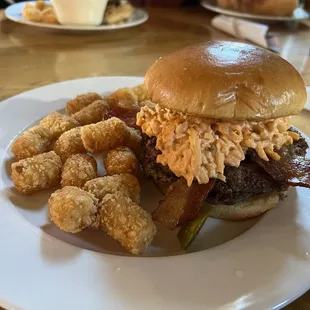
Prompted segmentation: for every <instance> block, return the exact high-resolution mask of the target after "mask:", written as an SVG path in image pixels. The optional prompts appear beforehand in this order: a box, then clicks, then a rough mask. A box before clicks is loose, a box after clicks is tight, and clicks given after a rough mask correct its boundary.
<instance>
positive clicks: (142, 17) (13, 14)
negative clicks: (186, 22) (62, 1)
mask: <svg viewBox="0 0 310 310" xmlns="http://www.w3.org/2000/svg"><path fill="white" fill-rule="evenodd" d="M26 3H32V4H33V3H35V1H27V2H19V3H15V4H12V5H10V6H9V7H8V8H7V9H6V10H5V15H6V17H7V18H8V19H10V20H12V21H14V22H17V23H21V24H26V25H30V26H35V27H41V28H48V29H57V30H75V31H106V30H115V29H123V28H129V27H134V26H137V25H140V24H143V23H145V22H146V21H147V20H148V18H149V16H148V14H147V13H146V12H145V11H144V10H142V9H138V8H134V11H133V13H132V15H131V17H130V18H129V19H128V20H127V21H126V22H123V23H121V24H116V25H104V24H102V25H100V26H84V25H77V26H73V25H72V26H71V25H70V26H65V25H55V24H45V23H34V22H30V21H27V20H26V19H25V18H24V17H23V16H22V11H23V8H24V6H25V4H26Z"/></svg>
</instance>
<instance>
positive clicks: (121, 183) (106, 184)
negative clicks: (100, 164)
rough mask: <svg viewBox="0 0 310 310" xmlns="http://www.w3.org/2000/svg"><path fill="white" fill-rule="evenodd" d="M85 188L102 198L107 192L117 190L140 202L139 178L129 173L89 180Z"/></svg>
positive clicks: (111, 192) (112, 192) (110, 192)
mask: <svg viewBox="0 0 310 310" xmlns="http://www.w3.org/2000/svg"><path fill="white" fill-rule="evenodd" d="M84 190H86V191H87V192H90V193H92V194H93V195H94V196H95V197H96V198H98V199H99V201H100V200H102V199H103V197H104V196H105V195H107V194H114V193H116V192H120V193H122V194H123V195H124V196H128V197H129V198H130V199H131V200H132V201H134V202H136V203H139V201H140V184H139V181H138V179H137V178H136V177H135V176H133V175H131V174H128V173H124V174H115V175H112V176H105V177H100V178H96V179H92V180H90V181H87V182H86V183H85V185H84Z"/></svg>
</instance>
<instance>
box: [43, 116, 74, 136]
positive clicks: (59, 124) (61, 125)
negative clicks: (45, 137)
mask: <svg viewBox="0 0 310 310" xmlns="http://www.w3.org/2000/svg"><path fill="white" fill-rule="evenodd" d="M40 125H41V126H44V127H47V128H49V129H50V130H51V132H52V135H53V136H54V138H55V139H58V138H59V137H60V136H61V135H62V134H63V133H64V132H65V131H68V130H70V129H72V128H75V127H78V126H79V123H78V122H77V121H76V120H75V119H74V118H72V117H69V116H67V115H64V114H61V113H58V112H53V113H51V114H49V115H48V116H46V117H44V118H43V119H42V120H41V122H40Z"/></svg>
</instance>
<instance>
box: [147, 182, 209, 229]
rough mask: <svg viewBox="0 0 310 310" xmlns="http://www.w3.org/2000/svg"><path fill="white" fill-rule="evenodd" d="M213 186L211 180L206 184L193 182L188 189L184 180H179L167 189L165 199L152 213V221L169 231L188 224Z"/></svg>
mask: <svg viewBox="0 0 310 310" xmlns="http://www.w3.org/2000/svg"><path fill="white" fill-rule="evenodd" d="M213 184H214V180H213V179H212V180H210V181H209V183H207V184H198V183H197V182H193V183H192V185H191V186H190V187H188V186H187V183H186V180H185V179H184V178H181V179H179V180H178V181H176V182H175V183H173V184H172V185H171V186H170V187H169V189H168V191H167V193H166V195H165V198H164V199H163V200H162V201H160V203H159V206H158V208H157V209H156V210H155V211H154V213H153V220H154V221H157V222H159V223H162V224H164V225H165V226H166V227H167V228H168V229H170V230H173V229H175V228H176V227H177V226H182V225H184V224H186V223H188V222H189V221H191V220H193V219H194V218H195V216H196V215H197V214H198V212H199V210H200V208H201V206H202V204H203V202H204V201H205V199H206V197H207V196H208V194H209V192H210V191H211V189H212V187H213Z"/></svg>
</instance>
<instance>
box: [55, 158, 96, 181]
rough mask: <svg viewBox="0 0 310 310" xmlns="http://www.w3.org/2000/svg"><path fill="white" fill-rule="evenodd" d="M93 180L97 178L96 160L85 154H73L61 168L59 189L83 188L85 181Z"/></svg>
mask: <svg viewBox="0 0 310 310" xmlns="http://www.w3.org/2000/svg"><path fill="white" fill-rule="evenodd" d="M94 178H97V162H96V159H95V158H94V157H92V156H90V155H87V154H74V155H71V156H70V157H69V158H68V159H67V161H66V162H65V164H64V166H63V170H62V174H61V187H65V186H76V187H83V186H84V184H85V183H86V182H87V181H89V180H91V179H94Z"/></svg>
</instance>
